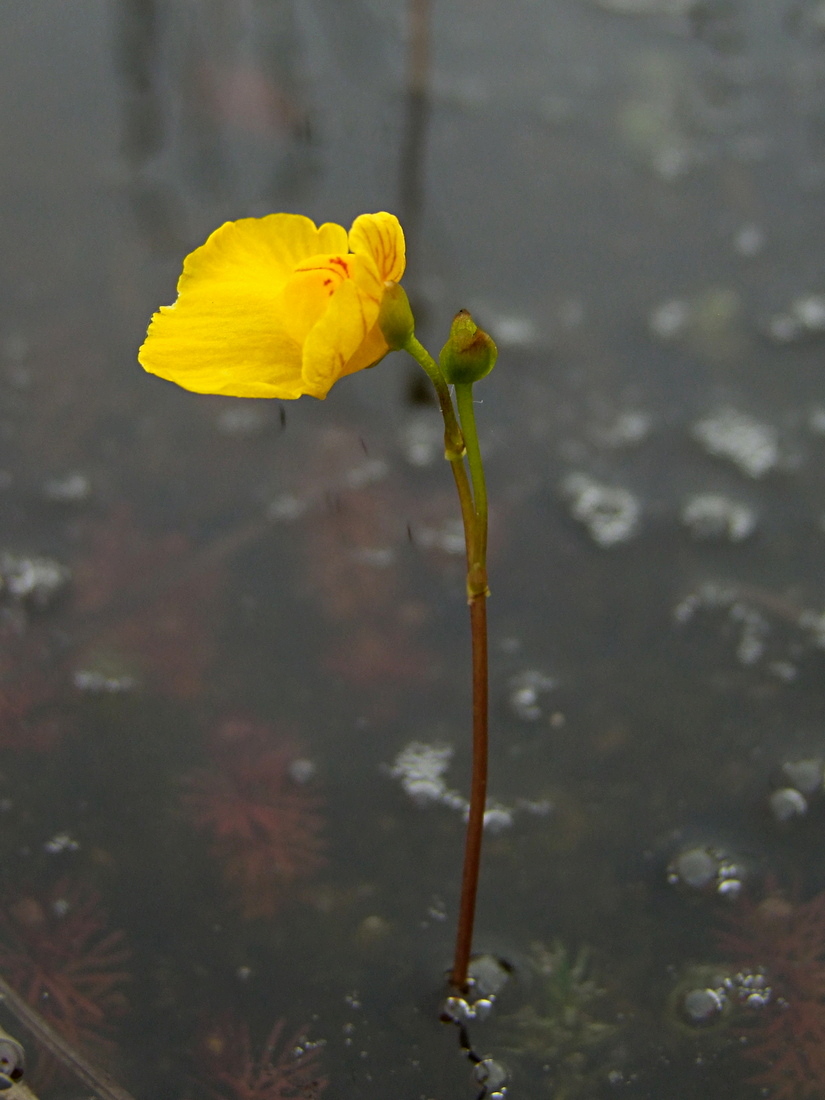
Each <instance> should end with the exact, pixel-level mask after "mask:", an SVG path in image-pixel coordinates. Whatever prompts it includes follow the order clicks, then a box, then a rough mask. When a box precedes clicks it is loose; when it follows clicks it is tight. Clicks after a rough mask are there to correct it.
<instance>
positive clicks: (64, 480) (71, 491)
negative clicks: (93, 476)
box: [43, 470, 92, 504]
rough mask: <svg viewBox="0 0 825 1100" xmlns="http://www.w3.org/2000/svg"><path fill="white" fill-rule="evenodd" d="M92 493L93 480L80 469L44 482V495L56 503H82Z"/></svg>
mask: <svg viewBox="0 0 825 1100" xmlns="http://www.w3.org/2000/svg"><path fill="white" fill-rule="evenodd" d="M91 495H92V483H91V480H90V479H89V477H88V476H87V475H86V474H83V473H81V472H80V471H79V470H73V471H72V472H71V473H68V474H64V475H63V476H62V477H51V478H49V479H48V480H47V481H45V482H44V483H43V496H44V497H45V498H46V500H50V501H53V502H54V503H55V504H82V503H83V502H84V501H85V500H88V499H89V497H90V496H91Z"/></svg>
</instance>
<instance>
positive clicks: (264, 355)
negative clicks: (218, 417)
mask: <svg viewBox="0 0 825 1100" xmlns="http://www.w3.org/2000/svg"><path fill="white" fill-rule="evenodd" d="M346 243H347V238H346V232H345V230H344V229H343V227H342V226H340V225H333V224H331V223H327V224H325V225H322V226H321V227H320V229H318V228H316V226H315V223H314V222H312V221H311V220H310V219H309V218H305V217H303V216H302V215H300V214H270V215H269V216H268V217H265V218H243V219H241V220H240V221H237V222H227V223H226V224H225V225H222V226H221V227H220V229H216V230H215V232H214V233H212V235H211V236H210V237H209V238H208V240H207V241H206V243H205V244H203V245H202V246H201V247H200V248H197V249H195V251H194V252H193V253H191V255H189V256H187V257H186V260H185V261H184V265H183V274H182V275H181V277H180V280H179V282H178V299H177V301H176V302H175V304H174V305H172V306H164V307H161V310H160V312H159V313H156V314H155V315H154V317H153V319H152V324H151V325H150V326H149V332H148V334H147V337H146V342H145V343H144V345H143V347H142V348H141V349H140V352H139V355H138V358H139V360H140V362H141V364H142V365H143V367H145V369H146V370H148V371H150V372H151V373H152V374H158V375H160V376H161V378H167V379H169V380H170V381H172V382H177V384H178V385H179V386H183V387H184V388H185V389H188V390H194V391H195V392H196V393H221V394H228V395H231V396H234V397H281V398H285V399H291V398H295V397H300V395H301V394H302V393H303V392H304V391H303V389H302V388H301V348H300V343H299V342H298V341H296V340H295V339H293V338H292V337H291V336H290V334H289V332H288V331H287V329H286V327H285V325H284V324H283V323H282V322H281V320H280V319H279V314H278V309H277V304H276V302H277V298H278V296H279V294H280V293H281V291H282V289H283V287H284V285H285V284H286V282H287V279H288V278H289V276H290V275H291V274H292V272H293V270H294V268H295V266H296V265H297V264H298V263H300V262H301V261H302V260H304V259H306V258H308V257H310V256H315V255H317V254H318V253H319V252H322V251H324V252H329V251H332V250H335V249H342V248H343V249H346Z"/></svg>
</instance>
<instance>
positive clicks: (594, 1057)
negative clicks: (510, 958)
mask: <svg viewBox="0 0 825 1100" xmlns="http://www.w3.org/2000/svg"><path fill="white" fill-rule="evenodd" d="M525 970H526V973H527V975H528V977H529V978H530V979H531V993H532V996H531V998H530V1000H529V1001H528V1002H527V1003H526V1004H523V1005H522V1006H521V1007H520V1008H518V1009H517V1010H516V1011H515V1012H513V1013H511V1014H509V1015H506V1016H504V1017H502V1019H501V1029H502V1040H501V1042H502V1046H503V1047H505V1048H506V1049H509V1050H511V1051H513V1052H514V1053H517V1054H519V1055H523V1056H525V1057H527V1058H530V1059H534V1060H538V1061H540V1062H541V1063H542V1065H544V1066H545V1067H546V1071H547V1072H549V1074H550V1075H551V1076H550V1080H552V1084H553V1096H554V1097H558V1098H559V1100H569V1098H572V1097H577V1096H582V1095H590V1094H591V1093H592V1090H593V1087H594V1081H595V1080H596V1079H597V1077H599V1076H600V1075H602V1076H603V1071H604V1064H603V1059H602V1058H600V1057H599V1056H598V1053H597V1052H598V1051H600V1050H602V1049H603V1047H604V1044H605V1043H606V1042H607V1041H608V1040H609V1039H610V1038H611V1037H613V1036H614V1035H615V1033H616V1024H615V1023H612V1022H608V1021H607V1020H605V1019H604V1014H605V1010H604V1007H603V1006H604V1000H605V995H606V991H605V990H604V989H603V988H601V987H600V986H599V985H598V983H597V981H596V980H595V978H594V976H593V968H592V965H591V957H590V952H589V951H588V950H587V948H581V949H580V950H579V951H578V952H577V953H576V954H575V955H572V954H571V953H570V952H569V951H568V949H567V947H566V946H565V945H564V944H563V943H561V942H559V941H556V942H555V943H554V944H553V945H552V947H549V948H548V947H546V946H545V945H544V944H542V943H534V944H533V945H532V946H531V951H530V956H529V959H528V960H527V965H526V968H525Z"/></svg>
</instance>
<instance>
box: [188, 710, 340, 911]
mask: <svg viewBox="0 0 825 1100" xmlns="http://www.w3.org/2000/svg"><path fill="white" fill-rule="evenodd" d="M218 733H219V736H218V737H216V738H214V739H213V743H214V745H215V748H214V749H213V761H212V764H211V766H210V767H208V768H203V769H200V770H198V771H196V772H194V773H192V774H191V775H190V776H189V777H188V779H186V780H185V785H186V791H185V793H184V795H183V802H184V806H185V807H186V810H187V812H188V814H189V817H190V819H191V820H192V822H193V824H194V825H195V827H196V828H197V829H199V830H200V831H202V832H203V833H205V834H206V835H207V836H208V837H209V838H210V841H211V851H212V854H213V855H214V857H215V858H216V859H217V861H218V862H219V864H220V866H221V869H222V873H223V877H224V880H225V882H226V883H227V885H228V886H229V887H230V889H231V890H232V891H233V892H234V893H235V894H236V896H237V899H238V904H239V907H240V910H241V912H242V914H243V916H244V917H245V918H247V919H252V918H255V917H268V916H271V915H272V914H273V913H274V912H275V911H276V910H277V908H278V907H279V906H280V904H281V902H282V901H283V899H284V896H285V894H286V893H287V892H288V889H289V887H290V886H292V885H293V884H294V883H295V882H296V881H298V880H300V879H304V878H307V877H308V876H310V875H312V874H313V873H314V872H315V871H316V870H317V869H318V868H319V867H320V866H321V865H322V864H323V862H324V857H323V849H324V842H323V839H322V837H321V830H322V828H323V819H322V818H321V815H320V813H319V812H318V809H319V806H320V803H321V800H320V798H319V797H318V795H317V794H315V793H313V792H312V790H310V789H308V788H307V787H306V786H305V785H304V784H303V783H301V782H300V781H299V779H297V778H296V777H295V774H294V769H293V767H292V766H293V764H294V762H295V761H296V759H298V757H299V753H298V752H297V751H296V749H295V748H294V747H293V746H291V745H289V744H280V745H274V746H273V745H272V744H270V743H269V742H270V740H271V731H270V730H269V728H268V727H265V726H260V725H257V724H255V723H250V722H245V721H241V720H233V721H230V722H226V723H224V724H223V726H222V727H221V728H220V730H219V731H218Z"/></svg>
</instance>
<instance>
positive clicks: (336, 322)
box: [303, 279, 387, 397]
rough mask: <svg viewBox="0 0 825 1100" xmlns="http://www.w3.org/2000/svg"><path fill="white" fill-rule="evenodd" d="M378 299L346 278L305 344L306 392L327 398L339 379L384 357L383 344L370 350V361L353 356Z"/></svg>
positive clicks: (367, 332) (370, 323)
mask: <svg viewBox="0 0 825 1100" xmlns="http://www.w3.org/2000/svg"><path fill="white" fill-rule="evenodd" d="M379 303H380V297H375V296H374V295H373V294H371V293H368V292H366V291H365V290H364V289H363V287H362V286H360V285H359V281H358V280H356V279H348V280H346V281H345V282H343V283H341V285H340V286H339V287H338V289H337V290H336V292H335V294H333V296H332V299H331V300H330V305H329V308H328V309H327V311H326V312H325V313H324V315H323V316H322V317H321V319H320V320H319V321H318V323H317V324H316V325H315V327H314V328H313V329H312V330H311V332H310V333H309V335H308V336H307V338H306V342H305V343H304V362H303V382H304V387H305V392H306V393H311V394H312V395H313V396H314V397H326V395H327V393H328V392H329V389H330V387H331V386H332V384H333V383H334V382H337V381H338V379H339V378H343V377H344V375H346V374H352V372H353V371H354V370H361V369H362V368H363V367H368V366H372V365H373V363H377V362H378V360H379V359H380V358H381V357H382V356H383V355H385V354H386V351H387V345H386V341H384V342H383V347H381V345H378V346H376V347H374V348H372V349H371V350H373V351H374V352H375V358H374V359H372V360H371V361H370V362H366V361H361V357H359V358H358V360H357V365H356V366H352V365H351V363H352V362H356V360H355V356H356V353H357V352H359V350H360V349H361V347H362V345H364V343H365V341H366V340H367V337H368V336H369V335H370V333H371V331H372V329H373V328H374V326H375V322H376V320H377V318H378V307H379Z"/></svg>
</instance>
